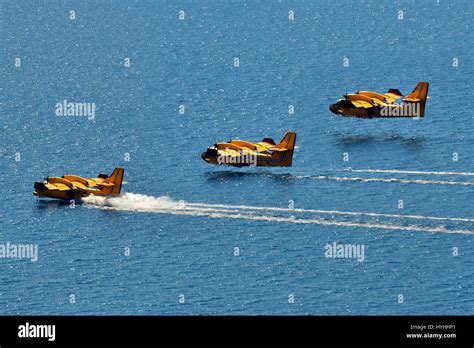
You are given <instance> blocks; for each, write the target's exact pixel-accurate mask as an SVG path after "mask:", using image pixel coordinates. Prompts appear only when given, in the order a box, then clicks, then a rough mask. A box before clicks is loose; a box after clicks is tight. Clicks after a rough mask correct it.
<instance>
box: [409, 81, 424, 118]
mask: <svg viewBox="0 0 474 348" xmlns="http://www.w3.org/2000/svg"><path fill="white" fill-rule="evenodd" d="M428 87H429V83H428V82H422V81H421V82H419V83H418V85H416V87H415V89H414V90H413V91H412V92H411V93H410V94H409V95H407V96H406V97H405V98H403V100H404V101H405V102H408V103H410V102H411V103H420V116H421V117H423V116H424V115H425V105H426V99H428Z"/></svg>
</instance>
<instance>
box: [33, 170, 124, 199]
mask: <svg viewBox="0 0 474 348" xmlns="http://www.w3.org/2000/svg"><path fill="white" fill-rule="evenodd" d="M123 173H124V169H123V168H115V170H114V171H113V173H112V174H111V175H110V176H109V175H107V174H99V175H98V177H97V178H83V177H80V176H77V175H63V176H62V177H56V176H49V177H47V178H45V180H44V181H43V182H35V184H34V188H35V192H33V194H34V195H35V196H36V197H48V198H56V199H63V200H76V199H80V198H82V197H87V196H89V195H97V196H115V195H118V194H120V191H121V190H122V185H123V184H126V183H127V182H125V181H123Z"/></svg>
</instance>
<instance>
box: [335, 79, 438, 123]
mask: <svg viewBox="0 0 474 348" xmlns="http://www.w3.org/2000/svg"><path fill="white" fill-rule="evenodd" d="M428 86H429V83H428V82H419V83H418V85H417V86H416V88H415V89H414V90H413V92H411V93H410V94H409V95H407V96H405V97H404V96H403V95H402V93H401V92H400V91H399V90H398V89H389V90H388V92H387V93H384V94H381V93H377V92H370V91H360V92H357V93H355V94H346V95H344V98H343V99H339V100H338V101H337V102H336V103H335V104H332V105H331V106H330V107H329V110H331V111H332V112H333V113H335V114H336V115H341V116H346V117H359V118H374V117H378V118H393V117H416V118H418V117H424V116H425V105H426V100H427V99H428V98H429V96H428ZM399 99H401V100H402V103H397V101H398V100H399Z"/></svg>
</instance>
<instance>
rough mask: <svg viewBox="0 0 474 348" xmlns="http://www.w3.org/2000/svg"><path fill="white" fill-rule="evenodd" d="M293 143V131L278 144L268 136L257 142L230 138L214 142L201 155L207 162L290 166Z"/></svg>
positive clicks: (238, 165) (239, 165) (236, 165)
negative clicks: (221, 141)
mask: <svg viewBox="0 0 474 348" xmlns="http://www.w3.org/2000/svg"><path fill="white" fill-rule="evenodd" d="M295 143H296V133H294V132H288V133H286V134H285V136H284V138H283V139H282V140H281V141H280V143H278V144H276V143H275V141H274V140H273V139H270V138H265V139H263V140H262V141H261V142H259V143H251V142H249V141H245V140H230V141H228V142H224V143H217V144H214V146H212V147H209V148H208V149H207V151H206V152H204V153H203V154H202V155H201V157H202V159H203V160H204V161H206V162H207V163H211V164H220V165H228V166H234V167H244V166H261V167H291V165H292V163H293V151H294V149H295V147H296V146H295Z"/></svg>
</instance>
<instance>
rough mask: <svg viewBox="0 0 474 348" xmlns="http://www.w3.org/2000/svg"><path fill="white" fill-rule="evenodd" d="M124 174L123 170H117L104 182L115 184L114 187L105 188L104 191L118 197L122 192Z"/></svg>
mask: <svg viewBox="0 0 474 348" xmlns="http://www.w3.org/2000/svg"><path fill="white" fill-rule="evenodd" d="M123 173H124V169H123V168H115V169H114V171H113V172H112V174H111V175H110V176H109V177H108V178H107V179H105V180H104V183H106V184H113V186H104V187H103V188H102V191H104V192H105V193H107V194H111V195H118V194H119V193H120V191H121V190H122V183H123Z"/></svg>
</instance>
